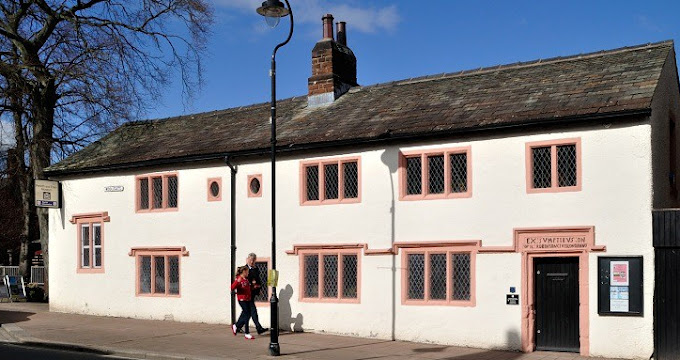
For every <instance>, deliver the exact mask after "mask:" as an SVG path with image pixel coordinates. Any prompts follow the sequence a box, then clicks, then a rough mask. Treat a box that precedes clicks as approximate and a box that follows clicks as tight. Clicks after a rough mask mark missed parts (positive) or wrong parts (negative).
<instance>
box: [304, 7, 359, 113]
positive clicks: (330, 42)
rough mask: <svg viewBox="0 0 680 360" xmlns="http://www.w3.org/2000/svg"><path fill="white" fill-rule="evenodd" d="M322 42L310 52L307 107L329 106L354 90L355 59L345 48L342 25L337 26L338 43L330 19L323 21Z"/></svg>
mask: <svg viewBox="0 0 680 360" xmlns="http://www.w3.org/2000/svg"><path fill="white" fill-rule="evenodd" d="M322 20H323V39H321V40H319V42H317V43H316V45H315V46H314V49H312V76H311V77H310V78H309V79H308V81H307V84H308V89H309V91H308V93H307V104H308V105H309V106H316V105H323V104H329V103H332V102H333V101H335V100H336V99H337V98H339V97H340V96H342V94H344V93H346V92H347V91H348V90H349V88H350V87H352V86H357V58H356V57H355V56H354V53H353V52H352V50H350V48H348V47H347V35H346V30H345V23H344V22H339V23H338V41H337V42H336V41H335V39H334V38H333V15H331V14H326V15H325V16H324V17H323V18H322Z"/></svg>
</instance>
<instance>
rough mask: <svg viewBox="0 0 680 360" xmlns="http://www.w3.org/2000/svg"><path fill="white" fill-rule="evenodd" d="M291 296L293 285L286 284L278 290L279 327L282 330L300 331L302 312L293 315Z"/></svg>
mask: <svg viewBox="0 0 680 360" xmlns="http://www.w3.org/2000/svg"><path fill="white" fill-rule="evenodd" d="M291 298H293V287H292V286H290V284H288V285H286V287H284V288H283V289H281V291H279V329H281V330H284V331H295V332H302V314H300V313H298V314H297V315H296V316H295V317H293V310H292V309H291V307H290V299H291Z"/></svg>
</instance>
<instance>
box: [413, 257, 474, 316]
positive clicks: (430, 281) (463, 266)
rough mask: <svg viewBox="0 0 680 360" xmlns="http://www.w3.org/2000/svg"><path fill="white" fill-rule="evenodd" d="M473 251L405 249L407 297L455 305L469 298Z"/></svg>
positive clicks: (470, 296)
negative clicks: (416, 250)
mask: <svg viewBox="0 0 680 360" xmlns="http://www.w3.org/2000/svg"><path fill="white" fill-rule="evenodd" d="M471 257H472V254H471V253H469V252H454V251H450V250H449V251H443V250H437V249H431V250H429V249H426V250H419V251H418V252H410V251H409V252H407V253H406V264H405V268H406V274H405V276H406V289H405V290H404V291H405V298H406V299H407V301H414V303H420V302H425V303H427V302H434V303H437V304H439V303H441V304H443V305H451V304H453V305H455V304H460V303H461V302H463V303H464V302H469V301H470V300H471V298H472V293H471V284H472V265H471Z"/></svg>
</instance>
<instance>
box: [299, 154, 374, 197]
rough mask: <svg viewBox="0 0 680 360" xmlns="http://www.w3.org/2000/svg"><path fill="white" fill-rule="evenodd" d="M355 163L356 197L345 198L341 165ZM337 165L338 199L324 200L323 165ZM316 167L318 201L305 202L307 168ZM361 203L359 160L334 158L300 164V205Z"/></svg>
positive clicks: (355, 158) (343, 174) (357, 158)
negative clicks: (317, 172) (317, 170)
mask: <svg viewBox="0 0 680 360" xmlns="http://www.w3.org/2000/svg"><path fill="white" fill-rule="evenodd" d="M352 162H355V163H356V164H357V197H355V198H346V197H345V191H344V189H345V172H344V167H343V164H347V163H352ZM331 164H337V165H338V198H337V199H326V198H325V196H326V194H325V188H326V187H325V171H324V165H331ZM314 166H316V167H317V168H318V169H319V175H318V176H319V182H318V189H319V200H307V171H306V170H307V168H308V167H314ZM360 202H361V158H360V157H349V158H335V159H324V160H313V161H303V162H300V205H331V204H352V203H360Z"/></svg>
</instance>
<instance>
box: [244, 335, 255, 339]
mask: <svg viewBox="0 0 680 360" xmlns="http://www.w3.org/2000/svg"><path fill="white" fill-rule="evenodd" d="M243 337H244V338H245V339H246V340H254V339H255V338H254V337H253V335H250V334H245V336H243Z"/></svg>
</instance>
